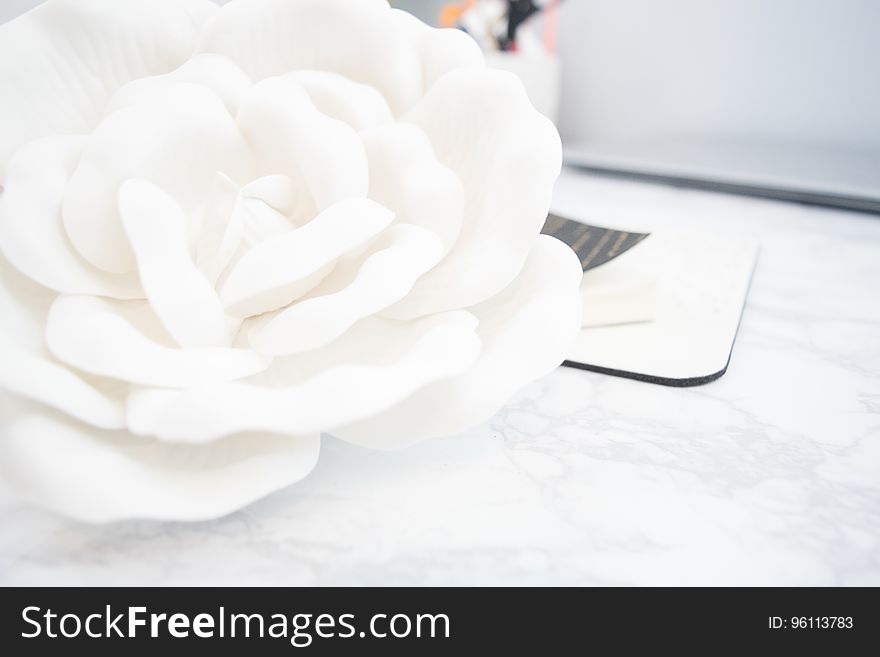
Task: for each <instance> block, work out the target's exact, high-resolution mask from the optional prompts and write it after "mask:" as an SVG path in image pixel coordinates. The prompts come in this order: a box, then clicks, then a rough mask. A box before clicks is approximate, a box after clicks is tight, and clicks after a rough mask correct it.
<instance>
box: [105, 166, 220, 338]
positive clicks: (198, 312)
mask: <svg viewBox="0 0 880 657" xmlns="http://www.w3.org/2000/svg"><path fill="white" fill-rule="evenodd" d="M119 213H120V215H121V216H122V224H123V227H124V228H125V232H126V235H127V236H128V241H129V244H130V245H131V248H132V250H133V251H134V254H135V258H136V259H137V266H138V273H139V274H140V278H141V284H142V285H143V286H144V291H145V292H146V295H147V299H149V301H150V304H151V305H152V306H153V309H154V310H155V311H156V314H157V315H158V317H159V319H160V320H161V322H162V324H163V325H164V326H165V328H166V329H167V330H168V332H169V333H170V334H171V335H172V336H173V337H174V339H175V340H176V341H177V343H178V344H179V345H180V346H182V347H226V346H229V345H230V344H232V337H233V336H232V335H231V334H230V330H229V321H228V320H227V317H226V313H225V312H224V311H223V305H222V304H221V303H220V299H219V297H218V296H217V292H216V291H215V290H214V286H213V285H211V283H210V282H208V279H207V278H205V276H204V274H202V272H201V271H199V269H198V268H197V267H196V265H195V262H193V259H192V256H191V255H190V251H189V242H188V240H187V234H186V228H187V226H186V224H187V221H186V216H185V215H184V213H183V210H182V209H181V208H180V206H179V205H178V204H177V202H176V201H175V200H174V199H173V198H171V197H170V196H169V195H168V194H166V193H165V192H164V191H162V190H161V189H159V188H158V187H156V185H154V184H153V183H151V182H148V181H146V180H139V179H132V180H127V181H126V182H124V183H123V184H122V186H121V187H120V188H119Z"/></svg>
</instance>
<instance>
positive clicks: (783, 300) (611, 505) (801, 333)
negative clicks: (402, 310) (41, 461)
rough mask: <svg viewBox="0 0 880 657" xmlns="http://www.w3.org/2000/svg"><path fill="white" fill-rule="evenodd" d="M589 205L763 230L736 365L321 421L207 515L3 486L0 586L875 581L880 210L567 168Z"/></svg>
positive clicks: (568, 188) (680, 222)
mask: <svg viewBox="0 0 880 657" xmlns="http://www.w3.org/2000/svg"><path fill="white" fill-rule="evenodd" d="M555 209H557V210H558V211H563V212H572V213H578V214H579V215H581V216H583V217H584V218H585V219H587V220H592V221H595V222H596V223H602V222H603V221H605V223H610V222H622V223H626V222H628V221H631V222H633V223H638V222H639V218H640V217H644V216H646V215H650V216H652V217H653V218H654V219H655V220H656V221H659V222H661V223H663V224H668V225H670V226H688V225H694V226H700V227H702V228H707V227H717V228H718V229H719V230H720V229H724V230H728V231H746V232H751V233H753V234H755V235H757V236H758V237H759V238H760V240H761V243H762V255H761V258H760V261H759V264H758V269H757V272H756V274H755V279H754V283H753V287H752V291H751V296H750V299H749V303H748V306H747V309H746V312H745V316H744V318H743V323H742V328H741V332H740V336H739V339H738V341H737V344H736V348H735V350H734V354H733V360H732V362H731V366H730V369H729V371H728V373H727V375H726V376H725V377H723V378H722V379H720V380H719V381H717V382H715V383H712V384H710V385H708V386H705V387H701V388H690V389H672V388H663V387H658V386H652V385H649V384H643V383H638V382H634V381H627V380H623V379H616V378H610V377H606V376H602V375H598V374H592V373H586V372H581V371H575V370H569V369H560V370H558V371H557V372H555V373H554V374H552V375H551V376H549V377H547V378H546V379H544V380H542V381H539V382H537V383H535V384H533V385H532V386H530V387H529V388H527V389H526V390H524V391H523V392H522V393H521V394H520V395H519V396H518V397H517V398H516V399H514V400H513V401H512V402H511V403H510V404H509V405H508V406H507V407H506V408H505V409H504V410H503V411H502V412H500V413H499V414H498V415H497V416H496V417H495V418H494V419H493V420H492V421H491V422H489V423H487V424H486V425H484V426H482V427H479V428H477V429H474V430H473V431H471V432H469V433H468V434H467V435H462V436H459V437H456V438H452V439H447V440H442V441H435V442H431V443H427V444H423V445H420V446H417V447H415V448H411V449H408V450H405V451H402V452H396V453H390V454H385V453H371V452H368V451H365V450H362V449H358V448H355V447H352V446H350V445H346V444H343V443H341V442H338V441H334V440H326V441H325V444H324V448H323V455H322V458H321V460H320V463H319V465H318V467H317V469H316V471H315V472H314V473H313V474H312V475H311V476H310V477H309V478H308V479H307V480H305V481H304V482H302V483H301V484H300V485H297V486H295V487H293V488H291V489H288V490H285V491H282V492H280V493H277V494H275V495H273V496H271V497H269V498H268V499H265V500H263V501H261V502H259V503H257V504H254V505H253V506H251V507H249V508H247V509H245V510H243V511H241V512H239V513H236V514H235V515H233V516H230V517H227V518H225V519H222V520H218V521H214V522H208V523H202V524H192V525H175V524H163V523H155V522H127V523H121V524H114V525H107V526H84V525H78V524H76V523H73V522H70V521H67V520H64V519H61V518H58V517H55V516H52V515H50V514H47V513H44V512H41V511H37V510H34V509H30V508H26V507H23V506H21V505H19V504H18V503H16V502H15V501H14V500H11V499H9V498H3V499H2V501H0V583H3V584H6V585H11V584H64V585H74V584H87V585H96V584H108V585H134V584H145V585H161V584H172V585H188V584H217V585H220V584H286V585H322V584H329V585H337V584H338V585H342V584H353V585H359V584H387V585H390V584H403V585H410V584H440V585H446V584H465V585H471V584H474V585H476V584H499V585H515V584H526V585H532V584H563V585H564V584H584V585H590V584H612V585H618V584H648V585H653V584H676V585H677V584H695V585H704V584H705V585H708V584H730V585H740V584H756V585H868V584H872V585H880V546H878V540H880V218H877V217H870V216H867V215H859V214H855V213H848V212H838V211H834V210H827V209H819V208H810V207H805V206H798V205H789V204H782V203H776V202H771V201H761V200H755V199H746V198H739V197H732V196H724V195H715V194H710V193H706V192H696V191H686V190H679V189H674V188H671V187H662V186H652V185H647V184H639V183H633V182H624V181H619V180H612V179H603V178H594V177H587V176H584V175H581V174H576V173H573V172H566V173H565V174H564V175H563V177H562V179H561V180H560V182H559V185H558V190H557V197H556V208H555Z"/></svg>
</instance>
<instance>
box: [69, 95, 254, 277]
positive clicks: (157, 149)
mask: <svg viewBox="0 0 880 657" xmlns="http://www.w3.org/2000/svg"><path fill="white" fill-rule="evenodd" d="M218 171H222V172H224V173H226V174H227V175H228V176H229V177H230V178H232V179H234V180H245V179H249V178H250V177H251V174H252V164H251V161H250V156H249V149H248V147H247V144H246V143H245V142H244V139H243V137H242V135H241V133H240V131H239V129H238V126H237V125H236V124H235V120H234V119H233V118H232V117H231V116H230V114H229V112H227V111H226V107H225V106H224V105H223V103H222V102H221V101H220V99H219V98H218V97H217V96H215V95H214V93H213V92H212V91H210V90H208V89H206V88H204V87H201V86H199V85H192V84H179V85H174V86H171V87H168V88H163V89H161V90H159V91H158V92H157V94H156V95H155V96H152V97H151V98H150V100H149V101H144V102H141V103H138V104H136V105H131V106H129V107H125V108H123V109H120V110H119V111H117V112H114V113H113V114H110V115H109V116H107V117H106V118H105V119H104V121H103V122H102V123H101V125H99V126H98V127H97V129H96V130H95V132H94V133H93V134H92V135H91V137H90V138H89V141H88V143H87V145H86V148H85V150H84V151H83V153H82V157H81V159H80V162H79V165H78V166H77V169H76V171H75V172H74V174H73V176H72V177H71V179H70V182H69V183H68V187H67V191H66V194H65V198H64V204H63V209H62V210H63V216H64V226H65V228H66V229H67V234H68V235H69V236H70V239H71V241H72V242H73V244H74V246H75V247H76V248H77V250H78V251H79V252H80V254H82V255H83V257H85V258H86V259H87V260H88V261H89V262H91V263H92V264H93V265H95V266H96V267H99V268H101V269H104V270H107V271H111V272H116V273H121V272H130V271H133V270H134V268H135V266H136V263H135V259H134V254H133V253H132V250H131V247H130V246H129V244H128V240H127V239H126V237H125V233H124V231H123V228H122V222H121V221H120V218H119V210H118V207H117V201H116V196H117V191H118V188H119V185H121V184H122V183H123V182H124V181H125V180H128V179H129V178H143V179H144V180H149V181H150V182H152V183H154V184H156V185H158V186H159V187H161V188H162V189H163V190H165V191H166V192H168V193H169V194H170V195H171V196H172V197H174V199H175V200H176V201H177V202H178V203H179V204H180V205H181V207H183V209H184V212H185V213H186V216H187V223H188V230H189V233H188V234H189V237H190V238H191V239H193V238H194V237H195V232H196V230H197V229H198V219H199V218H200V216H201V215H200V211H201V209H202V205H203V203H204V201H205V197H206V196H207V195H208V193H209V191H210V189H211V186H212V184H213V183H214V179H215V176H216V174H217V172H218Z"/></svg>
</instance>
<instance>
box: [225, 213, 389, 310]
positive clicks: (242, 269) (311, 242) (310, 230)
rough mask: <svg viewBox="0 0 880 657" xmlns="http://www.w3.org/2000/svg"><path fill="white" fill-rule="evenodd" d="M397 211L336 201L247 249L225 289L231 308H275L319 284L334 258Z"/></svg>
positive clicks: (372, 233)
mask: <svg viewBox="0 0 880 657" xmlns="http://www.w3.org/2000/svg"><path fill="white" fill-rule="evenodd" d="M393 219H394V214H393V213H392V212H391V211H390V210H388V209H386V208H383V207H382V206H381V205H379V204H378V203H376V202H374V201H370V200H369V199H350V200H347V201H340V202H339V203H336V204H335V205H333V206H331V207H330V208H328V209H327V210H325V211H324V212H322V213H321V214H319V215H318V216H317V217H315V218H314V219H313V220H312V221H310V222H309V223H307V224H306V225H305V226H303V227H301V228H297V229H296V230H291V231H288V232H286V233H284V234H282V235H280V236H278V237H273V238H270V239H266V240H263V241H262V242H260V243H259V244H257V245H256V246H254V247H253V248H252V249H251V250H250V251H248V252H247V253H245V254H244V256H243V257H242V258H241V260H240V261H239V262H238V263H237V264H236V265H235V266H234V267H233V269H232V270H231V271H230V273H229V276H228V278H227V279H226V282H225V283H224V284H223V287H222V288H221V291H220V298H221V299H222V300H223V304H224V305H225V306H226V309H227V312H229V313H230V314H232V315H235V316H237V317H247V316H250V315H258V314H260V313H264V312H269V311H271V310H276V309H278V308H281V307H282V306H285V305H287V304H288V303H290V302H291V301H293V300H295V299H297V298H298V297H300V296H301V295H302V294H304V293H306V292H308V291H309V290H310V289H312V288H313V287H315V285H317V284H318V283H319V282H320V281H321V280H322V279H323V278H324V276H326V275H327V274H328V273H329V271H330V268H331V267H332V266H333V264H334V263H335V262H336V261H337V259H339V258H340V257H341V256H343V255H345V254H346V253H348V252H349V251H351V250H352V249H355V248H357V247H358V246H361V245H363V244H365V243H366V242H367V241H368V240H370V239H371V238H373V237H375V236H376V235H377V234H379V233H380V232H381V231H382V230H384V229H385V228H386V227H387V226H388V225H389V224H390V223H391V221H392V220H393Z"/></svg>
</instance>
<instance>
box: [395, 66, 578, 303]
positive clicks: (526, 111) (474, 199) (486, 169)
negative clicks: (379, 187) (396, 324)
mask: <svg viewBox="0 0 880 657" xmlns="http://www.w3.org/2000/svg"><path fill="white" fill-rule="evenodd" d="M405 120H407V121H411V122H413V123H415V124H416V125H418V126H419V127H420V128H422V130H424V131H425V133H426V134H427V135H428V138H429V139H430V140H431V143H432V144H433V145H434V151H435V152H436V153H437V158H438V159H439V160H440V162H442V163H443V164H445V165H446V166H447V167H449V168H450V169H451V170H452V171H453V172H454V173H455V174H456V175H457V176H458V177H459V179H460V180H461V181H462V182H463V184H464V193H465V210H464V224H463V226H462V230H461V235H460V236H459V238H458V241H457V242H456V243H455V246H454V247H453V249H452V251H450V253H449V254H448V255H447V256H446V258H445V259H444V260H443V262H441V263H440V264H439V265H438V266H437V267H435V268H434V269H433V270H431V271H430V272H428V273H427V274H425V275H424V276H423V277H422V278H421V279H419V282H418V283H417V284H416V288H415V290H413V292H412V294H410V295H409V296H408V297H407V298H406V299H404V300H403V302H401V303H400V304H399V305H398V306H396V307H395V308H393V309H392V313H391V316H394V317H398V318H409V317H418V316H421V315H424V314H430V313H434V312H439V311H442V310H447V309H449V308H459V307H462V306H469V305H472V304H475V303H479V302H480V301H483V300H484V299H487V298H489V297H491V296H493V295H495V294H497V293H498V292H500V291H501V290H502V289H504V287H505V286H506V285H507V284H508V283H509V282H510V281H511V280H513V278H514V277H515V276H516V275H517V273H518V272H519V271H520V269H521V268H522V266H523V263H524V262H525V259H526V256H527V255H528V252H529V249H530V248H531V245H532V240H533V238H534V236H535V235H536V234H538V233H539V232H540V230H541V226H542V225H543V224H544V221H545V220H546V219H547V212H548V210H549V207H550V199H551V195H552V192H553V185H554V183H555V181H556V178H557V176H558V175H559V172H560V168H561V163H562V149H561V145H560V141H559V134H558V133H557V132H556V128H555V127H554V126H553V124H552V123H551V122H550V120H549V119H547V118H546V117H544V116H542V115H541V114H539V113H538V112H537V111H536V110H535V109H534V108H533V107H532V105H531V103H530V102H529V99H528V97H527V96H526V93H525V90H524V89H523V86H522V83H521V82H520V81H519V80H518V79H517V78H516V77H514V76H513V75H511V74H510V73H506V72H503V71H493V70H481V69H456V70H454V71H452V72H450V73H447V74H446V75H445V76H443V77H442V78H441V79H440V80H438V81H437V82H436V83H435V84H434V86H433V87H431V89H430V91H428V94H427V95H426V96H425V98H424V99H423V100H422V101H421V102H420V103H419V104H418V105H417V106H416V107H415V108H414V109H413V110H412V112H410V113H409V114H408V115H407V116H406V117H405Z"/></svg>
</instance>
